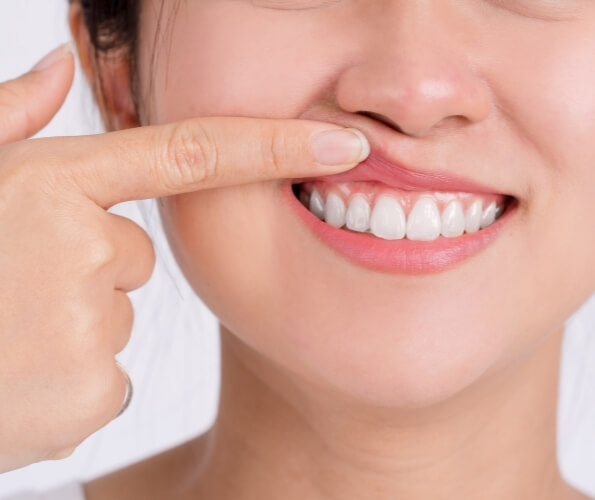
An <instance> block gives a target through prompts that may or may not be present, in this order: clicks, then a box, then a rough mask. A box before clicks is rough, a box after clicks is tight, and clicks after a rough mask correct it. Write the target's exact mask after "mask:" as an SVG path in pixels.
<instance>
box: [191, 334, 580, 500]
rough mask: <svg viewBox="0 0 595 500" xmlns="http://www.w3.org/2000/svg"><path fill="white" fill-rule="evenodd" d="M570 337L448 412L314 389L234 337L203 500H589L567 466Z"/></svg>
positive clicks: (226, 353) (545, 346)
mask: <svg viewBox="0 0 595 500" xmlns="http://www.w3.org/2000/svg"><path fill="white" fill-rule="evenodd" d="M562 333H563V332H559V333H558V334H556V335H552V336H550V337H549V338H548V339H547V340H546V341H545V342H543V343H542V344H541V345H539V346H538V347H537V348H536V349H535V350H534V351H533V352H531V353H530V354H528V355H527V356H526V357H525V358H524V359H522V360H519V361H518V362H516V363H515V364H514V365H513V366H508V367H507V368H506V369H504V370H502V371H500V372H499V373H498V374H495V375H490V376H489V377H488V376H487V375H486V376H485V377H484V379H482V380H480V381H477V382H476V383H475V384H473V386H472V387H469V388H468V389H466V390H465V391H463V392H462V393H460V394H458V395H457V396H456V397H455V398H452V399H450V400H448V401H447V402H444V403H442V404H441V405H439V406H435V407H431V408H424V409H408V410H395V409H378V408H375V409H373V408H369V407H367V408H362V407H356V406H355V405H354V404H353V403H351V402H347V401H346V400H345V399H344V398H340V397H338V396H337V395H336V394H335V395H333V394H331V393H329V392H328V391H325V390H323V389H321V388H319V387H318V388H315V387H312V386H310V385H306V383H305V382H304V381H302V380H297V379H296V378H295V377H292V376H291V375H290V374H288V373H286V372H284V371H283V370H282V369H280V368H279V367H273V366H272V365H271V364H270V363H268V362H266V361H265V360H263V359H261V358H259V356H258V354H257V353H255V352H253V351H251V350H250V349H249V348H248V347H247V346H245V345H244V344H242V343H241V342H239V341H238V340H237V339H236V338H235V337H234V336H233V335H232V334H231V333H230V332H229V331H227V330H225V329H224V328H222V331H221V336H222V342H221V346H222V347H221V349H222V379H221V396H220V407H219V417H218V419H217V422H216V424H215V425H214V427H213V429H212V430H211V431H210V433H209V438H208V440H209V446H208V452H207V454H206V457H205V462H204V463H203V467H201V477H200V481H199V486H198V487H197V493H198V492H199V495H197V496H196V498H217V499H222V500H227V499H231V498H233V499H235V500H245V499H252V498H258V499H261V500H268V499H278V498H284V499H286V500H293V499H296V500H297V499H303V498H308V499H311V500H318V499H321V500H322V499H325V500H328V499H344V498H369V499H385V498H395V499H398V498H406V499H408V500H417V499H428V498H432V499H437V500H438V499H453V498H482V499H484V500H492V499H494V500H496V499H497V500H501V499H502V498H507V499H511V500H512V499H526V498H531V499H535V500H541V499H544V500H545V499H548V500H549V499H562V498H563V499H569V498H582V497H580V496H579V495H578V494H577V493H576V492H574V490H572V489H571V488H570V487H569V486H566V485H565V483H564V482H563V480H562V478H561V476H560V473H559V469H558V465H557V459H556V413H557V412H556V406H557V400H558V375H559V359H560V349H561V340H562ZM575 495H576V496H575Z"/></svg>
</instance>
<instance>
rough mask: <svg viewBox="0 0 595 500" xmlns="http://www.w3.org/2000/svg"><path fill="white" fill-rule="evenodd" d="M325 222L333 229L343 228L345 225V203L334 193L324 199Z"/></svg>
mask: <svg viewBox="0 0 595 500" xmlns="http://www.w3.org/2000/svg"><path fill="white" fill-rule="evenodd" d="M325 220H326V222H327V224H329V225H331V226H333V227H343V225H344V224H345V203H343V200H342V199H341V197H340V196H339V195H337V194H335V193H330V194H329V195H328V196H327V197H326V210H325Z"/></svg>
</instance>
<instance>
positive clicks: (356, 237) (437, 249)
mask: <svg viewBox="0 0 595 500" xmlns="http://www.w3.org/2000/svg"><path fill="white" fill-rule="evenodd" d="M282 191H283V196H284V197H285V198H286V200H287V202H288V203H289V206H290V207H291V208H292V209H293V210H294V211H295V213H296V215H297V216H298V217H299V218H300V219H301V220H302V221H303V222H304V224H305V225H306V227H308V228H309V229H310V230H311V231H312V232H313V233H314V235H315V236H316V237H317V238H318V239H319V240H320V241H322V242H323V243H324V244H326V245H327V246H329V247H330V248H332V249H333V250H335V251H336V252H337V253H339V254H340V255H342V256H344V257H346V258H347V259H348V260H350V261H352V262H354V263H356V264H358V265H360V266H363V267H366V268H368V269H372V270H375V271H382V272H388V273H395V274H428V273H436V272H440V271H445V270H447V269H451V268H453V267H455V266H456V265H457V264H460V263H462V262H463V261H465V260H466V259H468V258H470V257H472V256H473V255H476V254H477V253H479V252H480V251H481V250H483V249H484V248H486V247H487V246H488V245H489V244H490V243H492V242H493V241H494V240H495V239H496V237H497V236H498V234H500V232H501V230H502V228H503V227H504V226H505V225H506V224H507V223H508V221H509V220H510V218H511V216H512V215H513V214H514V212H516V204H515V203H513V204H512V205H510V206H508V207H507V209H506V210H505V212H504V214H502V216H501V217H500V218H499V219H498V220H497V221H496V222H494V223H493V224H492V225H491V226H489V227H487V228H485V229H482V230H480V231H477V232H475V233H471V234H463V235H461V236H458V237H456V238H444V237H442V236H441V237H438V238H437V239H435V240H433V241H413V240H408V239H406V238H404V239H401V240H383V239H381V238H377V237H376V236H372V235H371V234H369V233H356V232H353V231H349V230H346V229H337V228H335V227H333V226H330V225H328V224H327V223H325V222H323V221H321V220H320V219H319V218H318V217H316V216H315V215H314V214H313V213H312V212H310V211H309V210H308V209H307V208H306V207H304V206H303V205H302V204H301V203H300V201H299V200H298V199H297V198H296V197H295V195H294V194H293V191H292V188H291V182H287V183H284V185H283V188H282Z"/></svg>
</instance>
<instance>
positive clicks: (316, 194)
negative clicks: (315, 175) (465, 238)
mask: <svg viewBox="0 0 595 500" xmlns="http://www.w3.org/2000/svg"><path fill="white" fill-rule="evenodd" d="M299 198H300V200H301V202H302V203H303V204H304V205H305V206H306V207H308V208H309V210H310V212H312V213H313V214H314V215H315V216H316V217H318V218H319V219H321V220H324V221H326V223H327V224H329V225H331V226H333V227H336V228H342V227H343V226H346V227H347V229H350V230H352V231H357V232H370V233H372V234H373V235H374V236H377V237H378V238H383V239H386V240H398V239H402V238H408V239H410V240H417V241H432V240H435V239H436V238H438V237H439V236H443V237H445V238H456V237H458V236H461V235H462V234H463V233H465V232H466V233H475V232H477V231H479V230H480V229H484V228H486V227H488V226H490V225H492V224H493V223H494V222H495V221H496V220H497V219H498V218H499V217H500V216H501V215H502V213H503V212H504V206H503V205H498V204H497V203H496V201H491V202H490V203H489V205H488V206H487V207H486V208H485V209H483V206H482V200H481V199H475V200H473V202H472V203H471V205H469V207H468V209H467V211H466V213H465V211H464V210H463V205H462V202H461V200H459V199H453V200H451V201H450V202H449V203H448V204H447V205H446V207H445V208H444V211H443V213H442V215H440V210H439V209H438V204H437V202H436V200H435V199H434V198H433V197H432V196H427V195H422V196H421V197H420V198H419V199H418V200H417V202H416V203H415V205H414V206H413V208H412V209H411V211H410V213H409V216H408V217H406V216H405V212H404V210H403V206H402V205H401V202H400V201H399V200H397V199H395V198H393V197H392V196H390V195H388V194H380V195H379V196H378V197H377V198H376V200H375V202H374V204H373V207H371V206H370V202H369V201H368V198H367V197H366V196H364V195H362V194H361V193H359V194H355V195H354V196H352V197H351V200H350V202H349V205H348V206H347V207H346V206H345V202H344V201H343V198H342V196H340V195H339V194H338V193H337V192H332V191H331V192H329V193H328V195H327V198H326V203H325V200H324V197H323V195H322V194H321V193H320V191H318V190H317V189H312V191H311V192H310V194H308V193H306V192H303V191H302V192H300V193H299Z"/></svg>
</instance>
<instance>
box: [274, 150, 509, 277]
mask: <svg viewBox="0 0 595 500" xmlns="http://www.w3.org/2000/svg"><path fill="white" fill-rule="evenodd" d="M285 190H286V194H287V195H288V196H289V197H290V198H291V199H292V206H293V207H294V208H295V210H296V211H297V213H298V215H299V216H300V218H301V220H302V221H303V222H305V224H306V226H307V227H308V228H309V229H311V230H312V231H313V233H314V234H315V235H316V236H317V237H318V239H319V240H321V241H322V242H323V243H325V244H327V245H328V246H330V247H331V248H332V249H333V250H334V251H336V252H337V253H339V254H341V255H343V256H344V257H347V258H348V259H349V260H351V261H352V262H355V263H356V264H358V265H362V266H364V267H367V268H371V269H374V270H379V271H383V272H392V273H402V274H422V273H432V272H438V271H443V270H446V269H450V268H452V267H454V266H455V265H456V264H459V263H461V262H463V261H464V260H466V259H468V258H469V257H471V256H472V255H475V254H477V253H478V252H480V251H481V250H482V249H483V248H485V247H487V246H488V245H489V244H490V243H491V242H493V241H494V240H495V238H496V236H497V235H498V234H499V233H500V232H501V229H502V228H503V227H504V226H505V225H507V223H508V221H510V220H511V218H512V216H513V215H514V213H515V212H516V209H517V208H518V200H517V198H515V197H514V196H512V195H509V194H503V193H498V192H495V190H494V189H492V188H490V187H489V186H485V185H483V184H479V183H477V182H474V181H471V180H467V179H461V178H457V177H455V176H452V175H450V174H446V173H444V172H442V173H430V172H418V171H413V170H410V169H408V168H405V167H402V166H400V165H394V164H391V163H390V162H388V160H386V159H385V158H382V157H380V156H379V155H378V154H377V153H372V155H371V156H370V157H369V158H368V160H366V161H365V162H364V163H362V164H360V165H358V166H357V167H356V168H354V169H352V170H351V171H349V172H347V173H343V174H338V175H333V176H328V177H322V178H311V179H303V180H300V181H299V182H297V181H295V182H294V183H292V182H288V183H287V185H286V189H285Z"/></svg>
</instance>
